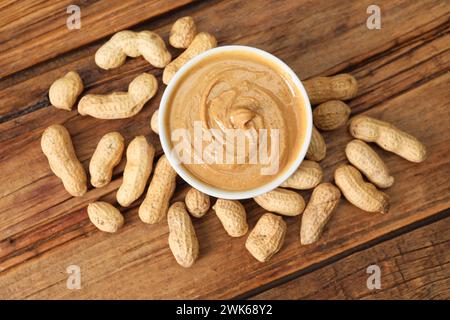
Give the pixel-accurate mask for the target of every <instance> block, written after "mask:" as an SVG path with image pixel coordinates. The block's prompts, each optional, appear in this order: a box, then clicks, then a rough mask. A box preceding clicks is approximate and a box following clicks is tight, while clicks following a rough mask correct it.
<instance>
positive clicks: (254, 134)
mask: <svg viewBox="0 0 450 320" xmlns="http://www.w3.org/2000/svg"><path fill="white" fill-rule="evenodd" d="M302 101H303V100H302V97H301V93H300V92H299V91H298V89H297V88H296V87H295V86H294V85H293V83H292V81H291V80H290V78H289V76H288V75H286V74H285V73H284V71H283V70H281V69H280V68H279V67H278V66H277V65H276V64H274V63H273V62H271V61H270V60H267V59H265V58H262V57H260V56H259V55H256V54H253V53H248V52H242V51H230V52H221V53H220V54H215V55H212V56H210V57H207V58H206V59H204V60H202V61H201V62H200V63H198V64H196V65H194V66H193V67H192V68H191V69H190V70H189V71H188V72H186V73H185V75H184V76H183V78H181V79H180V80H179V81H178V82H177V84H176V87H175V88H174V90H173V93H172V95H171V96H170V97H169V99H168V105H167V106H168V108H169V109H168V112H167V113H166V115H167V117H166V119H164V121H167V126H165V127H166V128H167V129H168V130H170V131H169V136H171V134H172V140H171V143H172V146H171V147H174V146H175V145H176V144H177V143H179V142H180V140H179V136H176V137H174V135H173V133H174V132H176V130H177V129H185V130H186V131H187V132H189V134H190V137H191V139H190V141H189V145H190V147H191V148H192V150H194V141H193V140H194V139H193V137H194V136H195V133H197V136H198V132H199V131H196V125H194V124H197V129H198V128H201V131H203V132H209V135H208V134H206V137H207V139H202V140H200V144H197V145H196V146H197V147H198V146H199V145H201V147H202V149H201V152H196V151H192V158H195V159H197V163H195V160H194V161H191V162H190V163H183V164H182V165H183V166H184V167H185V168H186V169H187V171H188V172H189V173H190V174H192V175H193V176H194V177H196V178H197V179H199V180H201V181H203V182H204V183H206V184H208V185H211V186H214V187H218V188H221V189H227V190H232V191H242V190H249V189H253V188H256V187H259V186H261V185H263V184H265V183H267V182H270V181H271V180H273V179H275V178H276V177H277V176H279V175H280V174H282V173H283V172H284V171H285V170H286V169H287V168H288V167H289V166H290V164H291V163H292V162H293V161H295V159H296V158H297V156H298V153H299V150H300V148H301V146H302V144H303V141H304V139H305V135H306V110H305V106H304V105H303V102H302ZM198 124H201V126H200V127H198ZM211 129H215V130H211ZM229 129H241V130H242V131H238V132H240V133H243V137H245V139H246V140H245V141H246V145H245V146H246V147H245V148H244V150H243V151H242V150H241V151H237V149H236V148H237V145H238V142H236V141H237V140H238V139H240V138H237V139H236V140H234V141H235V146H234V148H227V147H226V146H225V145H224V144H223V143H224V142H225V141H226V138H224V137H225V136H226V134H225V133H226V132H230V130H229ZM260 129H266V130H267V131H266V132H267V134H266V135H265V137H267V139H266V140H264V139H263V140H260V139H262V138H261V135H262V133H261V132H262V131H261V130H260ZM274 129H276V130H274ZM231 131H232V130H231ZM263 131H264V130H263ZM233 132H234V131H233ZM271 133H272V134H271ZM275 133H277V134H278V138H277V134H275ZM241 136H242V135H241ZM263 137H264V136H263ZM204 140H207V141H204ZM212 141H215V144H214V147H212V143H211V142H212ZM264 141H266V142H267V144H264V143H262V142H264ZM241 142H242V140H241ZM221 143H222V145H221ZM264 147H265V149H264V150H266V151H267V152H266V153H267V154H268V155H269V157H270V156H272V155H273V154H275V153H274V150H276V152H277V154H278V155H279V158H278V167H277V170H276V171H274V172H271V173H270V174H262V169H264V168H267V167H268V166H269V164H268V163H267V162H266V163H261V162H262V161H258V159H256V161H255V158H254V154H255V153H251V150H253V151H255V150H258V151H257V152H256V154H257V155H259V153H258V152H260V149H263V148H264ZM255 148H256V149H255ZM195 150H197V149H195ZM218 150H219V151H221V152H218ZM184 151H186V148H184ZM205 155H206V156H208V157H205ZM227 157H228V158H227ZM205 158H208V159H215V160H216V161H211V160H209V161H203V163H201V161H202V160H204V159H205ZM198 159H201V160H198ZM217 159H224V162H226V163H221V162H220V160H219V161H217ZM230 159H233V161H231V162H230V161H229V160H230ZM266 171H268V170H266Z"/></svg>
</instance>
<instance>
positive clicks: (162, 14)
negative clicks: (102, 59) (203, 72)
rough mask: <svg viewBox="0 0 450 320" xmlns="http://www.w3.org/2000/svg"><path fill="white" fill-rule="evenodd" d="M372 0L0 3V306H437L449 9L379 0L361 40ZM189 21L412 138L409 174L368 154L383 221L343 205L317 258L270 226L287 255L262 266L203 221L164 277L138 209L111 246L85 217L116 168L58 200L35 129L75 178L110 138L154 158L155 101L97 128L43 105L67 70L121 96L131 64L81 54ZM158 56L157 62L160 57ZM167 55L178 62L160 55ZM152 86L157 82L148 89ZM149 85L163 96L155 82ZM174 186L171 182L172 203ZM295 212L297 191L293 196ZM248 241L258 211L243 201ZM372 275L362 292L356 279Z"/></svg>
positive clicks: (447, 229) (449, 124)
mask: <svg viewBox="0 0 450 320" xmlns="http://www.w3.org/2000/svg"><path fill="white" fill-rule="evenodd" d="M372 3H373V1H337V0H336V1H331V0H317V1H306V0H298V1H296V0H291V1H271V0H254V1H239V0H231V1H198V2H193V3H191V1H189V0H169V1H167V0H165V1H156V0H151V1H138V0H129V1H92V2H91V1H73V0H70V1H68V0H59V1H37V0H36V1H28V0H27V1H17V2H14V1H8V0H3V1H1V2H0V76H1V79H0V298H1V299H5V298H14V299H17V298H38V299H49V298H51V299H55V298H63V299H73V298H76V299H78V298H208V299H209V298H255V299H260V298H264V299H272V298H284V299H297V298H308V299H318V298H342V299H379V298H446V299H448V298H450V210H449V207H450V179H449V176H450V160H449V159H450V158H449V150H450V147H449V146H450V121H449V120H450V117H449V112H450V90H449V89H450V87H449V85H450V74H449V72H448V70H449V67H450V50H449V48H450V34H449V30H450V28H449V23H448V21H449V18H450V5H449V2H448V1H443V0H427V1H407V0H404V1H401V0H391V1H387V0H386V1H381V0H380V1H378V2H377V3H376V4H377V5H379V7H380V8H381V29H379V30H369V29H368V28H367V26H366V20H367V18H368V17H369V14H368V13H367V12H366V10H367V7H368V6H369V5H370V4H372ZM70 4H78V5H79V6H80V7H81V18H82V20H81V22H82V25H81V30H68V29H67V27H66V19H67V17H68V14H67V13H66V8H67V6H68V5H70ZM185 15H191V16H193V17H194V18H195V20H196V22H197V23H198V28H199V29H200V30H205V31H209V32H211V33H214V34H215V35H216V37H217V39H218V41H219V45H228V44H242V45H249V46H255V47H259V48H262V49H264V50H267V51H269V52H271V53H273V54H275V55H277V56H278V57H280V58H281V59H282V60H284V61H285V62H286V63H288V64H289V65H290V66H291V67H292V68H293V70H294V71H296V72H297V74H298V75H299V77H300V78H301V79H307V78H310V77H312V76H316V75H332V74H336V73H341V72H349V73H351V74H353V75H354V76H355V77H356V78H357V79H358V81H359V84H360V90H359V93H358V95H357V97H356V98H354V99H353V100H352V101H350V102H349V105H350V106H351V108H352V115H356V114H368V115H371V116H375V117H377V118H381V119H383V120H387V121H390V122H392V123H395V124H396V125H397V126H398V127H400V128H401V129H404V130H406V131H408V132H410V133H412V134H414V135H415V136H417V137H418V138H419V139H420V140H422V141H423V142H424V143H425V144H426V145H427V146H428V148H429V158H428V159H427V160H426V161H425V162H423V163H421V164H414V163H410V162H407V161H406V160H403V159H401V158H399V157H398V156H396V155H393V154H390V153H388V152H385V151H383V150H381V149H380V148H376V151H377V152H379V154H380V155H381V156H382V157H383V159H385V161H386V163H387V165H388V166H389V168H390V169H391V171H392V174H393V175H394V176H395V180H396V181H395V184H394V186H393V187H391V188H389V189H388V190H387V193H388V194H389V195H390V196H391V203H392V205H391V210H390V212H389V213H388V214H386V215H381V214H370V213H366V212H363V211H361V210H359V209H357V208H355V207H353V206H352V205H350V204H349V203H348V202H347V201H345V200H344V201H342V202H341V204H340V206H339V208H338V209H337V211H336V213H335V214H334V216H333V217H332V219H331V221H330V222H329V223H328V225H327V227H326V229H325V232H324V234H323V236H322V238H321V239H320V241H319V242H318V243H317V244H314V245H310V246H300V244H299V217H294V218H289V219H285V220H286V222H287V224H288V232H287V236H286V241H285V243H284V246H283V247H282V249H281V251H280V252H279V253H278V254H277V255H275V256H274V257H273V258H272V259H271V260H270V261H269V262H267V263H259V262H257V261H256V260H255V259H253V258H252V257H251V256H250V255H249V253H248V252H247V251H246V250H245V248H244V243H245V238H246V237H243V238H238V239H231V238H230V237H228V236H227V235H226V234H225V231H224V230H223V228H222V226H221V224H220V222H219V220H218V219H217V217H216V216H215V214H214V213H213V212H212V211H211V212H209V213H208V214H207V215H206V216H205V217H204V218H202V219H195V220H194V225H195V229H196V231H197V235H198V238H199V241H200V247H201V249H200V250H201V255H200V258H199V260H198V261H197V263H196V264H195V265H194V266H193V267H192V268H190V269H184V268H182V267H180V266H179V265H177V264H176V262H175V260H174V258H173V256H172V254H171V252H170V250H169V247H168V244H167V238H168V228H167V225H166V223H160V224H157V225H146V224H144V223H142V222H141V221H140V220H139V218H138V216H137V208H138V206H139V203H140V202H141V201H142V200H140V201H137V202H136V203H135V204H133V205H132V207H131V208H127V209H123V213H124V215H125V220H126V223H125V226H124V228H123V229H121V231H120V232H118V233H116V234H105V233H102V232H100V231H98V230H97V229H96V228H95V227H94V226H93V225H92V224H91V223H90V222H89V219H88V217H87V214H86V206H87V204H88V203H89V202H92V201H94V200H97V199H102V200H105V201H111V202H113V203H115V193H116V190H117V188H118V186H119V185H120V183H121V180H122V174H121V173H122V171H123V167H124V162H125V158H124V159H123V161H122V163H121V164H120V165H119V166H118V167H117V168H116V170H115V171H114V177H113V181H112V182H111V183H110V184H109V185H108V186H106V187H104V188H101V189H93V188H92V187H90V188H89V191H88V193H87V194H86V195H85V196H83V197H80V198H73V197H71V196H70V195H69V194H68V193H67V192H66V191H65V190H64V188H63V187H62V185H61V183H60V180H59V179H58V178H56V177H55V175H54V174H52V172H51V171H50V168H49V166H48V163H47V160H46V158H45V157H44V155H43V153H42V151H41V149H40V137H41V134H42V132H43V130H44V129H45V128H46V127H47V126H49V125H51V124H57V123H59V124H64V125H65V126H66V127H67V128H68V130H69V131H70V133H71V135H72V137H73V142H74V145H75V149H76V152H77V154H78V156H79V158H80V159H81V161H82V162H83V165H84V166H85V167H86V168H87V167H88V163H89V159H90V157H91V155H92V153H93V151H94V148H95V146H96V144H97V142H98V140H99V139H100V137H101V136H102V135H104V134H105V133H107V132H110V131H113V130H118V131H119V132H121V133H122V134H123V135H124V136H125V138H126V140H127V142H129V141H130V140H131V139H132V138H133V137H134V136H136V135H142V134H143V135H146V137H147V138H148V140H149V141H150V142H152V143H153V144H154V145H155V146H157V152H158V154H161V147H160V144H159V139H158V136H157V135H155V134H153V133H152V132H151V131H150V127H149V118H150V116H151V114H152V113H153V111H154V110H155V109H156V108H157V107H158V104H159V102H160V98H161V95H162V92H163V88H161V89H160V90H159V91H158V94H157V96H156V97H155V98H153V99H152V100H151V101H150V102H149V103H148V104H147V105H146V106H145V107H144V109H143V110H142V111H141V112H140V113H139V114H138V115H137V116H135V117H133V118H131V119H125V120H112V121H102V120H98V119H94V118H91V117H82V116H80V115H79V114H78V113H77V111H76V108H75V109H74V110H73V111H72V112H67V111H62V110H58V109H55V108H53V107H51V106H50V104H49V101H48V88H49V86H50V84H51V83H52V82H53V81H54V80H55V79H56V78H58V77H60V76H62V75H63V74H64V73H65V72H67V71H69V70H77V71H78V72H79V73H80V75H81V77H82V79H83V80H84V83H85V87H86V89H85V91H84V93H91V92H92V93H107V92H112V91H117V90H126V88H127V85H128V83H129V82H130V81H131V79H133V78H134V77H135V76H136V75H137V74H139V73H141V72H143V71H146V72H151V73H153V74H155V75H156V76H157V77H158V79H159V80H160V79H161V69H154V68H152V67H151V66H150V65H149V64H148V63H147V62H146V61H145V60H143V59H142V58H137V59H129V60H127V62H126V64H125V65H123V66H121V67H119V68H117V69H114V70H110V71H105V70H101V69H99V68H98V67H96V65H95V63H94V59H93V56H94V53H95V51H96V49H97V48H98V47H99V46H100V45H101V44H102V43H104V42H105V41H106V39H108V38H109V37H110V36H111V34H113V33H114V32H116V31H119V30H122V29H124V28H130V29H133V30H141V29H149V30H154V31H156V32H158V33H159V34H160V35H162V36H163V37H164V38H165V39H166V40H167V36H168V32H169V30H170V27H171V25H172V23H173V22H174V21H175V20H176V19H177V18H179V17H182V16H185ZM171 50H172V49H171ZM172 53H173V54H174V55H177V54H179V53H180V51H177V50H172ZM160 83H161V80H160ZM161 87H164V86H163V85H162V83H161ZM324 137H325V139H326V143H327V147H328V152H327V154H328V155H327V158H326V159H325V160H323V161H322V162H321V166H322V167H323V169H324V171H325V180H326V181H331V179H332V174H333V172H334V169H335V168H336V166H337V165H339V164H341V163H345V161H346V159H345V155H344V147H345V145H346V144H347V143H348V142H349V141H350V139H351V137H350V135H349V134H348V132H347V130H346V129H345V128H342V129H340V130H337V131H334V132H329V133H324ZM187 188H188V185H186V184H185V183H183V182H181V181H180V183H179V184H178V187H177V190H176V193H175V196H174V198H173V201H175V200H182V199H183V198H184V194H185V192H186V190H187ZM301 194H302V195H303V196H305V198H308V197H309V194H310V193H309V192H301ZM243 204H244V205H245V207H246V209H247V212H248V220H249V224H250V227H253V226H254V224H255V222H256V221H257V219H258V217H260V216H261V214H262V213H263V210H262V209H261V208H259V207H258V206H257V205H256V203H255V202H254V201H253V200H247V201H243ZM373 264H376V265H378V266H379V267H380V270H381V289H379V290H369V289H368V288H367V286H366V281H367V278H368V276H369V274H367V273H366V269H367V267H368V266H369V265H373ZM70 265H77V266H79V267H80V269H81V289H79V290H69V289H67V287H66V281H67V278H68V276H69V275H68V274H67V273H66V269H67V267H68V266H70Z"/></svg>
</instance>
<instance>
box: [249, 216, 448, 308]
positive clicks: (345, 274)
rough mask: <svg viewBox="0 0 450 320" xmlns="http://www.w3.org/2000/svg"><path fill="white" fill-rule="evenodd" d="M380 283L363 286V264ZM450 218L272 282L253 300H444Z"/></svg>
mask: <svg viewBox="0 0 450 320" xmlns="http://www.w3.org/2000/svg"><path fill="white" fill-rule="evenodd" d="M370 265H377V266H378V267H379V268H380V271H381V288H380V289H376V290H369V289H368V288H367V278H368V277H369V276H370V274H368V273H367V267H368V266H370ZM449 298H450V217H447V218H445V219H442V220H440V221H438V222H435V223H432V224H430V225H428V226H425V227H422V228H419V229H417V230H414V231H412V232H409V233H406V234H404V235H401V236H399V237H396V238H394V239H391V240H389V241H386V242H382V243H380V244H378V245H376V246H374V247H371V248H369V249H366V250H363V251H361V252H357V253H355V254H353V255H351V256H349V257H346V258H344V259H342V260H340V261H338V262H335V263H332V264H330V265H327V266H326V267H323V268H321V269H318V270H316V271H314V272H311V273H309V274H306V275H304V276H300V277H298V278H297V279H294V280H291V281H289V282H287V283H285V284H282V285H280V286H277V287H274V288H272V289H270V290H267V291H265V292H263V293H261V294H258V295H256V296H254V297H253V298H252V299H255V300H259V299H269V300H272V299H427V300H428V299H446V300H447V299H449Z"/></svg>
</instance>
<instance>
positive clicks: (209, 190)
mask: <svg viewBox="0 0 450 320" xmlns="http://www.w3.org/2000/svg"><path fill="white" fill-rule="evenodd" d="M226 51H243V52H249V53H253V54H255V55H259V56H261V57H262V58H265V59H266V60H269V61H272V62H273V63H275V64H276V65H278V66H279V67H280V69H281V70H283V71H284V72H285V74H286V75H288V76H289V77H290V78H291V80H292V83H293V85H295V86H296V87H297V88H298V90H299V91H300V92H301V95H302V97H303V104H304V106H305V108H306V117H307V119H306V124H307V128H306V135H305V140H304V142H303V145H302V147H301V149H300V151H299V153H298V155H297V158H296V160H295V161H293V163H292V164H291V166H290V167H289V168H288V169H287V170H285V172H284V173H283V174H281V175H278V176H277V177H276V178H275V179H273V180H272V181H270V182H269V183H266V184H264V185H261V186H260V187H258V188H254V189H249V190H244V191H230V190H224V189H220V188H217V187H213V186H210V185H208V184H206V183H205V182H203V181H201V180H199V179H197V178H196V177H194V176H193V175H192V174H190V173H189V171H188V170H187V169H186V168H185V167H184V166H183V165H182V164H179V161H177V159H176V158H175V156H174V155H173V154H172V152H170V151H171V149H170V145H171V143H170V142H171V140H170V136H169V132H168V131H169V130H167V129H166V128H165V126H166V121H165V119H166V116H167V115H166V113H167V112H168V111H169V110H168V106H167V101H168V100H169V97H170V96H171V95H172V91H173V90H174V88H175V87H176V84H177V83H178V81H179V80H180V79H181V78H182V77H183V76H184V74H185V73H186V72H188V71H189V70H190V69H191V68H192V67H193V66H195V65H196V64H197V63H199V62H200V61H202V60H203V59H205V58H206V57H209V56H213V55H217V54H221V53H222V52H226ZM158 122H159V123H158V125H159V128H160V130H159V138H160V140H161V145H162V148H163V150H164V153H165V154H166V156H167V159H168V160H169V162H170V164H171V165H172V167H173V168H174V169H175V171H176V172H177V173H178V175H180V176H181V177H182V178H183V179H184V180H185V181H186V182H187V183H188V184H190V185H191V186H192V187H194V188H196V189H197V190H200V191H202V192H204V193H206V194H209V195H210V196H213V197H217V198H222V199H235V200H239V199H248V198H253V197H256V196H258V195H261V194H263V193H266V192H268V191H270V190H273V189H275V188H276V187H278V186H279V185H280V184H282V183H283V182H284V181H285V180H286V179H287V178H289V177H290V176H291V175H292V174H293V173H294V172H295V171H296V170H297V168H298V166H299V165H300V164H301V163H302V161H303V159H304V157H305V154H306V151H307V150H308V146H309V143H310V140H311V132H312V112H311V104H310V102H309V99H308V96H307V94H306V91H305V88H304V87H303V85H302V82H301V81H300V80H299V79H298V77H297V75H296V74H295V73H294V71H292V69H291V68H289V67H288V66H287V65H286V64H285V63H284V62H283V61H281V60H280V59H278V58H277V57H275V56H274V55H272V54H270V53H268V52H266V51H263V50H261V49H257V48H253V47H247V46H239V45H232V46H223V47H217V48H214V49H211V50H208V51H206V52H203V53H201V54H200V55H198V56H196V57H195V58H193V59H191V60H190V61H188V62H187V63H186V64H185V65H184V66H183V67H182V68H181V69H180V70H178V72H177V73H176V74H175V76H174V77H173V78H172V79H171V81H170V83H169V85H168V86H167V88H166V90H165V91H164V94H163V96H162V99H161V104H160V106H159V114H158Z"/></svg>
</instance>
